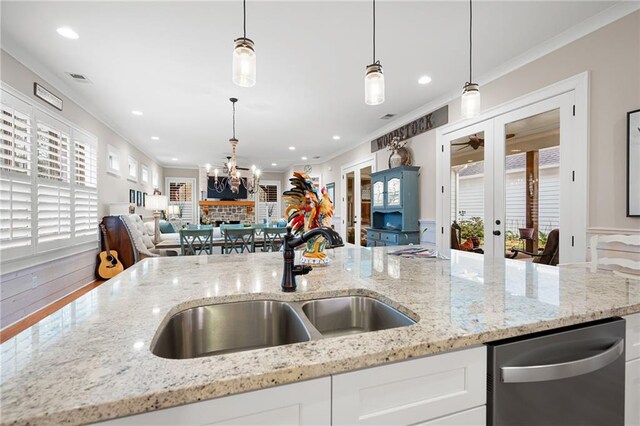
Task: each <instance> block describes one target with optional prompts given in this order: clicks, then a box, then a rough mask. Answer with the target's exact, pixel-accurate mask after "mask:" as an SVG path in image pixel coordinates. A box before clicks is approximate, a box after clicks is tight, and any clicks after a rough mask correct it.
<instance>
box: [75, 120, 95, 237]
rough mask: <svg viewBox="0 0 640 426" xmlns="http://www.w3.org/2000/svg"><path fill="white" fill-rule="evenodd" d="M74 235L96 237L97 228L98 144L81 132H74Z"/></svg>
mask: <svg viewBox="0 0 640 426" xmlns="http://www.w3.org/2000/svg"><path fill="white" fill-rule="evenodd" d="M73 158H74V182H75V187H74V215H73V217H74V225H75V226H74V236H75V237H76V238H85V239H86V237H94V238H97V229H98V144H97V142H96V141H95V140H94V139H92V138H90V137H89V136H87V135H84V134H83V133H80V132H77V131H75V132H74V138H73Z"/></svg>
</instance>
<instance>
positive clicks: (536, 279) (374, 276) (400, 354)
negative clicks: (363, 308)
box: [0, 247, 640, 424]
mask: <svg viewBox="0 0 640 426" xmlns="http://www.w3.org/2000/svg"><path fill="white" fill-rule="evenodd" d="M388 250H389V249H387V248H382V247H381V248H376V249H373V250H371V249H361V248H355V247H344V248H340V249H336V250H334V251H330V257H331V258H332V260H333V261H332V263H331V265H330V266H328V267H324V268H316V269H315V270H314V271H312V272H311V273H310V274H309V275H307V276H305V277H304V278H301V279H299V281H298V284H299V289H298V292H296V293H282V292H280V289H279V287H280V279H281V274H282V255H281V254H280V253H255V254H247V255H230V256H229V255H227V256H222V255H214V256H191V257H167V258H150V259H146V260H143V261H142V262H140V263H138V264H137V265H135V266H134V267H132V268H130V269H128V270H126V271H124V272H123V273H121V274H120V275H118V276H117V277H116V278H114V279H111V280H110V281H108V282H107V283H105V284H103V285H101V286H100V287H98V288H96V289H94V290H93V291H91V292H89V293H87V294H86V295H84V296H82V297H81V298H79V299H78V300H76V301H75V302H73V303H71V304H70V305H68V306H66V307H65V308H63V309H62V310H60V311H58V312H56V313H55V314H53V315H51V316H50V317H47V318H46V319H44V320H43V321H41V322H40V323H38V324H36V325H34V326H33V327H31V328H29V329H27V330H25V331H24V332H22V333H20V334H18V335H17V336H15V337H14V338H12V339H10V340H8V341H6V342H5V343H4V344H2V347H1V351H2V352H1V357H2V358H1V360H2V384H1V390H2V396H1V400H0V403H1V406H0V408H1V413H2V415H1V422H2V424H79V423H88V422H94V421H99V420H102V419H106V418H112V417H120V416H125V415H130V414H135V413H141V412H145V411H149V410H155V409H159V408H166V407H172V406H175V405H179V404H184V403H190V402H196V401H199V400H203V399H209V398H213V397H218V396H223V395H228V394H233V393H238V392H244V391H249V390H255V389H260V388H264V387H268V386H274V385H278V384H284V383H291V382H295V381H297V380H303V379H310V378H315V377H321V376H326V375H329V374H334V373H340V372H345V371H349V370H353V369H357V368H363V367H368V366H374V365H379V364H383V363H385V362H390V361H397V360H403V359H407V358H410V357H417V356H422V355H428V354H434V353H438V352H443V351H448V350H451V349H456V348H463V347H467V346H473V345H478V344H481V343H484V342H488V341H493V340H497V339H502V338H506V337H511V336H517V335H522V334H527V333H531V332H536V331H540V330H545V329H551V328H556V327H561V326H566V325H571V324H578V323H582V322H586V321H591V320H595V319H600V318H606V317H611V316H617V315H627V314H631V313H635V312H640V282H638V281H637V280H630V279H625V278H620V277H617V276H614V275H613V274H611V273H606V272H600V273H597V274H593V273H590V272H589V271H588V270H587V269H586V268H564V267H561V268H555V267H550V266H544V265H533V264H530V263H525V262H520V261H515V260H504V259H495V260H492V259H489V258H483V257H482V256H480V255H475V254H469V253H462V252H453V254H452V255H451V259H450V260H447V259H437V260H436V259H405V258H399V257H396V256H389V255H387V251H388ZM355 294H360V295H370V296H373V297H375V298H378V299H380V300H382V301H384V302H387V303H389V304H390V305H392V306H394V307H396V308H399V309H400V310H401V311H402V312H404V313H405V314H407V315H408V316H410V317H412V318H413V319H416V320H418V323H417V324H415V325H412V326H409V327H402V328H396V329H389V330H383V331H378V332H371V333H365V334H359V335H350V336H342V337H335V338H327V339H321V340H316V341H309V342H304V343H297V344H293V345H286V346H279V347H272V348H266V349H257V350H252V351H247V352H239V353H233V354H225V355H219V356H211V357H203V358H196V359H186V360H171V359H164V358H159V357H157V356H155V355H153V354H152V353H151V352H150V350H149V347H150V345H151V342H152V339H153V338H154V335H155V333H156V330H157V329H158V327H159V326H160V325H161V323H163V322H164V321H167V320H168V318H169V317H170V316H171V315H173V314H174V313H176V312H177V311H179V310H181V309H184V308H187V307H192V306H198V305H203V304H211V303H222V302H231V301H239V300H250V299H272V300H273V299H276V300H305V299H311V298H322V297H329V296H336V295H355Z"/></svg>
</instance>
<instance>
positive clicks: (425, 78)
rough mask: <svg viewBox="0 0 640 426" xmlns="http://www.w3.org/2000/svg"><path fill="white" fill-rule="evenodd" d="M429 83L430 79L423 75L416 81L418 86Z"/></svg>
mask: <svg viewBox="0 0 640 426" xmlns="http://www.w3.org/2000/svg"><path fill="white" fill-rule="evenodd" d="M429 83H431V77H429V76H428V75H423V76H422V77H420V78H419V79H418V84H429Z"/></svg>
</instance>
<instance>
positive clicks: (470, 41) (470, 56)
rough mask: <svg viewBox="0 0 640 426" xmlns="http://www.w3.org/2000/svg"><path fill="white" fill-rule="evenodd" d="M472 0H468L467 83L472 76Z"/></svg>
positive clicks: (471, 79) (471, 80)
mask: <svg viewBox="0 0 640 426" xmlns="http://www.w3.org/2000/svg"><path fill="white" fill-rule="evenodd" d="M472 2H473V0H469V83H473V77H472V73H471V70H472V67H473V62H472V55H473V31H472V30H473V4H472Z"/></svg>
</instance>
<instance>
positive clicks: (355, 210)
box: [341, 159, 375, 247]
mask: <svg viewBox="0 0 640 426" xmlns="http://www.w3.org/2000/svg"><path fill="white" fill-rule="evenodd" d="M374 167H375V160H374V159H369V160H366V161H362V162H360V163H357V164H355V165H350V166H347V167H343V168H342V187H341V193H342V214H341V217H342V237H343V239H344V240H345V241H346V242H347V243H350V244H355V245H356V246H362V247H366V246H367V232H366V228H368V227H370V226H371V173H373V172H374Z"/></svg>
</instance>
